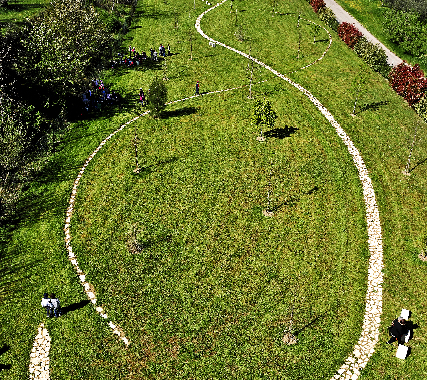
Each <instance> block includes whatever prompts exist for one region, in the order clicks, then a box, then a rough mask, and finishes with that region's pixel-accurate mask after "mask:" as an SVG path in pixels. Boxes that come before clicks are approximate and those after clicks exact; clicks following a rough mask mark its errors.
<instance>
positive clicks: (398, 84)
mask: <svg viewBox="0 0 427 380" xmlns="http://www.w3.org/2000/svg"><path fill="white" fill-rule="evenodd" d="M388 81H389V83H390V86H391V87H392V88H393V90H394V91H396V92H397V93H398V94H399V95H400V96H402V97H403V98H404V99H405V100H406V101H407V102H408V103H409V105H410V106H413V105H414V104H415V103H417V102H418V101H419V100H420V99H421V98H422V96H423V94H424V92H426V91H427V79H426V78H425V77H424V72H423V71H422V70H421V69H420V66H419V65H418V64H417V65H415V66H413V67H412V66H409V65H408V64H407V63H406V62H402V63H401V64H400V65H398V66H396V67H395V68H393V70H391V72H390V75H389V80H388Z"/></svg>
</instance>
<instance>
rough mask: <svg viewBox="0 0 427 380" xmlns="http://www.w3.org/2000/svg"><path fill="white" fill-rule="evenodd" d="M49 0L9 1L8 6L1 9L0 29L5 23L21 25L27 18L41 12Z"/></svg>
mask: <svg viewBox="0 0 427 380" xmlns="http://www.w3.org/2000/svg"><path fill="white" fill-rule="evenodd" d="M47 4H49V1H48V0H9V4H8V5H7V6H3V7H0V27H2V24H3V23H16V24H19V23H20V22H21V21H23V20H24V19H25V18H27V17H31V16H33V15H34V14H36V13H37V12H40V11H41V10H42V9H43V8H44V6H45V5H47Z"/></svg>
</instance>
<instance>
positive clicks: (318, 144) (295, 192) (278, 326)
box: [0, 0, 427, 379]
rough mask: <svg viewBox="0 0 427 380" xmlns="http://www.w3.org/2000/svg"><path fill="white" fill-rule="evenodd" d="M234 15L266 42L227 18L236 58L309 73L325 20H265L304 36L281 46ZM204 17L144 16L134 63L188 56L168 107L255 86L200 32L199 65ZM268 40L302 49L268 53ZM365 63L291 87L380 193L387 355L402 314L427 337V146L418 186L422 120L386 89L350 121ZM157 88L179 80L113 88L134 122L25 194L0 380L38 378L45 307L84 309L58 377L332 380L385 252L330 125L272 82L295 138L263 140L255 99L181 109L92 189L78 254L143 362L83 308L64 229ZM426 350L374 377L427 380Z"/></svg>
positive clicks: (187, 9)
mask: <svg viewBox="0 0 427 380" xmlns="http://www.w3.org/2000/svg"><path fill="white" fill-rule="evenodd" d="M234 3H235V5H236V6H238V9H242V12H241V14H243V15H245V17H247V21H246V22H247V25H251V23H252V22H253V23H254V25H256V28H254V30H253V31H251V38H253V40H252V44H251V43H250V42H249V41H248V42H242V43H240V42H239V41H237V39H236V40H235V43H233V38H234V32H235V29H233V28H232V25H231V24H230V20H229V19H227V20H228V21H226V20H225V17H227V16H229V14H228V15H227V12H224V11H223V10H221V8H219V9H218V12H223V13H224V20H223V21H221V18H219V19H218V18H217V17H215V14H208V15H207V16H206V19H204V21H203V23H202V28H203V29H204V30H205V31H206V33H208V34H209V35H212V37H214V38H217V39H218V40H220V41H224V39H222V35H224V36H227V37H226V38H227V39H228V40H227V41H224V42H227V43H228V44H230V45H232V46H235V47H236V48H239V49H241V50H245V49H243V48H241V46H246V50H245V51H247V52H248V51H249V48H250V47H251V49H252V52H258V53H257V54H254V55H255V56H256V57H257V58H259V59H260V60H264V61H266V62H269V63H270V64H271V65H272V66H273V67H274V68H277V69H278V70H279V71H283V72H289V71H292V70H293V69H294V67H295V66H297V64H298V65H299V62H294V61H295V55H296V50H295V47H296V46H297V45H296V43H295V41H297V31H296V30H295V24H294V21H295V20H294V19H292V16H291V15H286V14H287V13H296V12H298V11H300V10H301V11H302V12H303V15H305V17H306V18H312V19H314V20H316V18H315V17H316V16H315V15H314V14H312V13H310V12H311V11H310V8H309V5H308V3H306V2H305V1H300V2H292V3H283V4H282V5H281V7H282V9H279V11H278V12H279V14H284V15H283V16H280V15H274V16H271V13H269V12H270V11H269V8H268V5H267V2H265V5H264V7H263V8H261V9H264V10H263V12H264V13H263V14H262V18H264V19H266V18H267V17H271V19H272V20H273V19H274V20H276V21H277V25H278V30H282V31H284V32H286V33H284V32H282V33H277V34H275V32H274V30H273V31H272V30H270V29H274V28H272V26H273V25H276V24H275V23H273V22H272V23H270V22H268V25H269V27H268V28H264V29H263V26H262V23H258V21H257V20H255V18H256V15H257V14H258V13H257V11H256V9H254V8H256V7H254V6H253V5H254V3H251V2H249V1H240V2H239V1H236V0H235V1H234ZM262 4H264V3H262ZM178 5H180V7H178ZM192 5H193V4H192V3H191V4H190V3H189V4H186V3H184V2H182V3H179V4H176V6H177V8H178V12H179V27H178V29H175V28H174V27H173V26H174V6H173V4H170V3H169V4H167V5H165V3H164V2H158V1H151V2H150V1H146V2H144V3H143V4H142V5H140V8H139V9H138V11H139V15H140V17H141V18H140V22H139V25H137V26H141V28H135V29H132V31H131V32H130V34H129V35H128V38H129V39H128V40H126V41H125V42H124V43H125V45H124V46H125V48H126V46H128V45H129V44H132V45H134V46H136V47H137V49H138V50H146V51H148V49H149V47H150V46H153V47H158V45H159V44H160V43H163V44H164V45H166V44H167V43H168V42H170V43H171V47H172V52H173V53H175V55H174V56H172V57H170V58H169V60H168V77H169V78H170V80H169V81H167V86H168V89H169V98H170V99H179V98H182V97H184V96H188V95H192V94H193V93H194V84H195V81H196V80H200V83H201V92H205V91H209V90H216V89H219V88H228V87H234V86H236V85H241V84H244V83H248V79H247V62H246V61H244V60H243V59H242V58H240V57H238V56H237V55H236V54H234V53H231V52H228V51H225V49H221V48H219V47H217V48H214V49H212V48H209V46H208V43H207V41H205V40H204V39H202V38H201V37H200V36H197V35H196V34H194V40H193V44H194V45H193V56H194V58H193V60H192V61H190V60H189V42H188V38H189V37H188V30H189V29H186V28H187V27H189V26H190V22H189V21H188V20H189V17H188V15H189V14H190V16H191V17H190V21H191V24H192V23H193V22H194V19H195V15H196V14H199V13H201V11H202V9H205V8H202V7H201V6H200V5H199V4H198V5H197V9H196V12H193V11H192ZM256 5H257V6H258V5H259V4H258V3H257V4H256ZM244 9H246V11H244V12H243V10H244ZM257 9H258V12H260V7H259V6H258V8H257ZM239 15H240V13H239V14H238V17H239ZM218 20H219V21H218ZM227 22H228V24H227ZM215 23H217V24H215ZM288 24H289V26H287V25H288ZM214 25H219V26H218V27H214ZM266 25H267V24H266ZM220 28H223V29H220ZM248 29H251V28H250V27H248ZM266 29H268V30H266ZM302 29H303V28H302ZM263 33H269V36H270V37H269V38H271V39H272V40H273V39H275V38H277V39H278V40H277V41H283V38H286V43H283V44H282V43H280V42H277V41H276V40H274V41H273V42H272V41H271V40H269V39H262V38H261V35H262V34H263ZM302 33H303V32H302ZM304 33H305V32H304ZM224 38H225V37H224ZM307 38H309V41H310V43H308V42H307V43H306V45H304V46H305V47H304V49H303V50H302V56H303V57H302V58H301V62H304V64H302V65H301V66H304V65H305V64H307V62H308V61H310V60H311V59H312V56H313V57H314V56H315V54H314V50H313V54H312V53H311V50H310V49H311V48H313V49H317V48H318V47H320V43H319V45H317V43H316V44H311V41H312V38H311V37H310V35H309V32H308V30H307V34H306V37H304V41H305V40H306V39H307ZM159 40H161V41H159ZM292 41H293V42H292ZM292 43H293V44H292ZM272 46H273V47H274V48H273V49H272ZM125 48H124V49H125ZM320 50H321V49H320ZM310 54H312V56H311V55H310ZM316 54H317V51H316ZM283 57H285V59H282V58H283ZM305 57H307V61H305V59H306V58H305ZM273 58H274V59H273ZM269 60H270V61H269ZM359 64H360V61H359V60H358V58H357V57H356V56H355V55H354V53H353V52H351V51H350V50H349V49H348V48H347V47H346V46H345V45H344V43H342V42H341V41H338V40H336V41H334V43H333V45H332V49H331V51H330V52H329V53H328V54H327V56H326V57H325V58H324V59H323V60H322V61H321V62H320V63H319V64H316V65H315V66H313V67H312V68H310V69H309V70H305V71H303V72H299V73H297V74H293V75H292V79H294V80H296V81H297V82H299V83H301V84H302V85H304V86H305V87H306V88H308V89H309V90H310V91H312V92H313V94H314V95H315V96H317V97H318V98H319V99H320V100H321V101H322V102H323V104H324V105H325V106H327V107H328V109H330V111H331V112H332V114H333V115H334V116H335V117H336V118H337V120H338V121H339V122H340V123H341V125H342V126H343V127H344V129H345V130H346V131H347V132H348V133H349V135H350V136H351V138H352V140H353V141H354V142H355V144H356V146H357V147H358V148H359V149H360V151H361V153H362V156H363V157H364V159H365V162H366V164H367V167H368V170H369V171H370V173H371V175H372V178H373V181H374V188H375V190H376V194H377V199H378V201H379V203H380V217H381V220H382V223H383V230H384V246H385V258H386V260H385V264H386V270H385V280H386V282H385V284H384V286H385V294H384V299H385V304H384V305H385V313H384V321H385V322H384V325H383V333H384V335H383V337H382V338H383V340H384V341H385V340H386V339H387V337H386V327H387V325H388V322H389V320H391V319H393V318H394V317H396V313H398V312H399V311H400V308H401V307H407V308H409V309H411V310H412V311H413V318H414V321H415V322H417V323H418V324H419V325H420V326H421V327H422V326H423V325H424V324H425V316H424V314H423V305H424V303H425V301H426V298H425V295H424V293H423V291H422V289H423V288H424V286H425V284H424V280H423V279H424V276H423V274H424V271H425V266H424V265H425V264H423V263H420V262H419V261H417V259H416V255H417V249H418V248H419V244H420V241H421V237H422V235H423V233H424V231H425V220H426V218H425V216H426V215H425V188H426V187H425V178H426V175H425V174H426V173H425V169H426V168H425V165H424V164H423V163H422V162H423V160H424V159H425V152H427V150H426V147H425V143H424V141H425V136H424V134H425V130H424V129H421V135H420V139H421V142H419V143H417V146H416V149H415V151H414V155H415V156H414V162H415V163H420V165H418V166H417V167H416V168H415V169H414V170H413V172H412V175H411V176H410V177H409V178H407V177H404V176H402V175H401V169H403V167H404V165H405V159H406V155H407V151H408V146H409V144H410V138H411V136H412V133H413V130H414V126H415V123H416V122H419V121H418V119H417V117H416V115H415V114H414V113H413V111H412V110H411V109H410V108H409V107H407V106H405V105H404V103H403V101H402V100H401V99H400V98H399V97H398V96H397V95H395V94H394V93H393V91H392V90H390V89H389V88H388V85H387V83H386V82H385V81H384V80H383V79H382V78H381V77H379V76H378V75H376V74H374V73H373V74H372V76H371V77H370V80H369V86H368V87H369V91H368V92H367V93H366V94H365V95H364V97H363V98H362V99H361V103H360V104H362V107H361V109H360V110H358V112H357V115H358V116H357V117H356V118H352V117H350V112H351V110H352V103H353V102H352V100H353V95H352V94H351V92H350V91H349V85H348V83H351V81H352V80H353V78H354V76H355V75H357V67H358V65H359ZM288 70H289V71H288ZM156 74H157V75H162V72H161V70H144V69H143V68H139V69H137V70H127V69H124V70H120V71H118V72H117V71H109V72H108V73H106V74H105V81H111V82H112V83H115V85H114V86H115V87H116V88H120V89H121V90H122V91H121V92H122V93H126V94H127V96H126V99H127V100H128V102H127V108H125V109H124V112H123V113H114V112H111V114H109V115H105V116H104V117H100V118H98V119H95V120H88V121H84V122H80V123H78V124H76V125H75V127H74V128H73V130H72V132H71V133H70V135H69V137H68V138H67V139H66V140H64V141H63V143H62V144H61V145H60V146H59V147H58V152H57V153H56V154H55V156H54V157H53V158H52V160H51V163H50V165H49V166H47V167H46V170H45V172H44V173H43V175H41V176H40V178H39V180H38V181H36V182H34V183H33V184H32V186H31V187H30V188H29V189H28V190H27V192H26V195H25V197H24V199H23V200H22V203H21V205H20V207H19V211H20V212H19V216H20V218H18V219H17V220H16V221H13V222H11V224H10V226H9V227H10V230H9V231H8V233H7V234H6V233H5V235H4V237H3V238H2V245H1V259H0V265H1V271H2V273H6V275H5V276H2V278H1V280H0V286H1V290H2V291H1V294H2V295H1V301H2V305H4V306H3V307H2V308H1V309H0V320H1V330H0V332H1V335H0V336H1V342H0V343H4V344H6V345H7V346H8V347H9V348H8V350H7V351H5V352H4V353H2V355H1V357H0V358H1V361H2V364H4V365H7V366H9V365H10V367H9V368H8V369H6V370H3V371H1V372H0V377H4V378H11V379H20V378H25V377H27V370H28V363H29V353H30V350H31V345H32V341H33V338H34V336H35V335H36V333H37V326H38V324H39V323H40V322H41V321H43V319H44V311H43V310H42V309H41V308H39V302H40V299H41V296H42V294H43V292H44V291H47V290H48V291H49V292H50V291H54V292H56V293H57V294H58V295H59V296H60V299H61V301H62V304H63V306H65V307H69V310H70V311H69V312H68V313H67V314H66V315H65V316H64V317H63V318H60V319H54V320H47V321H45V322H46V323H47V328H48V330H49V332H50V334H51V336H52V348H51V360H52V362H51V363H52V365H51V370H52V378H61V379H75V378H84V379H99V378H103V379H104V378H105V379H120V378H129V379H131V378H135V379H140V378H201V379H202V378H203V379H204V378H234V377H238V378H239V377H240V378H248V377H250V376H253V377H263V376H264V377H280V378H289V379H295V378H303V379H307V378H325V377H327V376H331V375H332V374H333V373H334V371H335V370H336V369H337V368H338V367H339V366H340V365H341V363H342V361H343V359H345V358H346V356H347V355H348V353H349V352H350V351H351V350H352V348H353V345H354V343H355V342H356V341H357V339H358V336H359V332H360V327H361V323H362V318H363V311H364V295H365V292H366V270H367V257H368V251H367V242H366V225H365V220H364V205H363V199H362V195H361V188H360V183H359V180H358V178H357V172H356V169H355V168H354V165H353V163H352V162H351V159H350V157H349V155H348V153H347V152H346V150H345V148H344V146H343V144H342V143H341V141H340V140H339V138H338V137H337V136H336V133H335V132H334V131H333V130H332V128H331V126H330V125H329V124H328V123H327V122H326V121H325V120H324V119H323V118H322V117H321V116H320V115H318V114H317V112H316V111H315V109H314V107H313V106H312V105H311V104H310V103H309V102H308V101H307V100H306V98H304V97H303V96H302V95H301V94H300V93H297V92H296V91H295V90H294V89H293V88H291V87H289V86H288V85H286V84H284V83H283V81H280V80H278V79H274V78H273V77H272V76H271V75H270V74H269V73H265V72H263V71H256V76H255V81H256V80H261V79H269V81H268V82H266V83H264V84H262V85H259V86H257V87H254V92H255V95H256V96H258V97H263V96H267V97H268V98H269V99H270V100H271V101H272V103H273V106H274V108H275V109H276V110H277V111H278V113H279V120H278V123H277V125H276V128H277V130H278V131H283V130H285V131H286V130H288V129H289V130H293V131H294V133H292V134H290V135H289V136H287V135H286V134H285V133H282V132H278V133H277V135H276V134H275V133H273V132H271V133H270V137H269V138H268V141H267V143H266V145H261V144H259V143H257V142H256V141H255V137H256V136H257V135H258V133H259V131H257V130H255V129H253V128H252V127H251V126H250V123H249V114H250V102H249V101H248V100H247V98H246V96H247V95H248V92H247V90H243V89H242V90H239V91H236V92H227V93H222V94H218V95H212V96H203V97H198V98H197V99H194V100H192V101H189V102H187V103H178V104H176V105H174V106H171V107H168V109H167V113H166V118H165V119H163V120H159V121H153V120H150V119H149V118H145V119H141V120H140V121H138V122H136V123H135V124H134V125H130V126H129V127H128V128H127V129H125V130H124V131H123V132H122V133H121V134H119V135H117V136H115V137H114V138H113V139H112V140H111V141H110V142H109V143H108V144H107V145H106V146H105V147H104V148H103V149H102V150H101V151H100V152H99V154H98V155H97V156H96V157H95V159H94V160H93V162H92V163H91V164H90V166H89V167H88V169H87V171H86V173H85V176H84V177H83V180H82V182H81V185H80V186H81V187H80V188H79V199H78V201H77V204H76V207H77V208H76V214H75V215H74V217H73V220H72V231H73V247H75V251H76V253H77V255H78V259H79V263H80V266H81V267H82V269H83V270H84V271H85V272H87V275H88V280H89V281H90V282H91V283H93V284H94V286H95V289H96V291H97V296H98V300H99V301H98V302H99V303H100V304H102V305H104V306H105V308H106V310H107V312H108V314H109V315H110V316H111V318H112V319H113V320H114V321H116V322H118V323H119V325H120V326H121V327H123V329H124V331H125V332H126V334H127V335H128V337H129V338H130V339H131V341H132V343H131V346H130V347H129V348H128V349H127V350H126V349H124V346H123V344H122V343H120V342H119V341H118V340H117V339H116V337H115V336H113V335H112V334H111V330H110V328H109V327H108V326H107V325H106V324H105V322H104V321H103V320H102V319H101V318H100V317H99V316H98V315H96V313H95V312H94V311H93V306H92V305H91V304H89V305H84V304H83V303H82V302H83V301H84V300H85V294H84V292H83V291H82V288H81V286H80V284H78V281H77V278H76V276H75V274H74V272H73V271H72V269H71V266H70V264H69V263H68V260H67V258H66V252H65V249H64V242H63V231H62V228H63V223H64V218H65V210H66V207H67V201H68V198H69V194H70V192H71V188H72V183H73V181H74V179H75V177H76V175H77V173H78V170H79V169H80V167H81V166H82V164H83V163H84V161H85V160H86V158H87V156H88V155H89V154H90V153H91V152H92V151H93V150H94V149H95V148H96V146H97V145H98V144H99V142H100V141H101V140H102V139H103V138H105V137H106V136H108V135H109V134H110V133H111V132H112V131H113V130H115V129H116V128H118V127H119V126H120V125H121V124H122V123H123V122H125V121H127V120H130V119H131V118H132V117H133V116H134V115H135V110H134V109H133V105H134V104H135V105H136V101H137V93H138V89H139V88H140V87H143V88H144V90H146V89H147V88H148V85H149V83H150V82H151V80H152V78H153V77H154V76H155V75H156ZM325 84H327V85H325ZM371 104H377V106H375V107H369V105H371ZM134 127H136V128H137V132H138V138H139V152H140V162H141V165H142V167H143V169H144V170H143V171H142V172H141V173H140V174H139V175H134V174H133V173H132V169H133V168H134V159H133V154H134V151H133V137H134V129H133V128H134ZM283 135H284V136H285V137H284V138H278V137H279V136H283ZM271 161H272V162H273V164H272V187H273V189H274V198H273V201H274V207H275V211H276V216H275V217H274V218H273V219H266V218H264V217H262V216H261V211H262V209H263V208H264V207H265V206H266V192H267V178H268V176H269V169H270V165H271V164H270V162H271ZM134 229H136V230H137V231H138V233H137V236H138V239H140V241H141V243H142V246H143V250H142V252H141V253H139V254H131V253H130V252H129V251H128V249H127V244H128V241H129V237H130V234H131V233H132V231H134ZM294 299H296V300H297V301H295V303H294ZM73 305H74V306H73ZM75 305H80V306H81V307H80V306H79V307H77V308H76V306H75ZM74 308H75V309H74ZM73 309H74V310H73ZM291 309H292V310H294V327H295V329H296V330H297V333H298V334H297V336H298V339H299V343H298V344H297V345H295V346H292V347H287V346H284V345H283V344H282V343H281V336H282V333H283V330H284V329H285V328H286V327H287V326H289V322H290V310H291ZM12 326H13V328H12ZM411 346H412V348H413V350H412V353H413V354H412V355H411V356H410V357H409V358H408V359H407V360H406V361H405V362H403V363H402V365H395V358H394V349H392V348H391V347H389V346H387V347H386V346H381V345H379V346H378V350H377V353H376V354H375V356H374V358H373V360H372V362H370V363H369V365H368V368H367V369H366V370H365V371H364V372H365V374H364V375H363V376H364V378H367V379H375V378H380V377H381V378H384V377H386V378H387V376H388V378H399V379H400V378H405V376H406V377H407V378H411V379H412V378H414V379H418V378H420V379H421V378H423V377H424V376H423V372H424V368H425V361H424V360H423V358H424V355H425V352H426V351H425V348H424V346H425V334H423V333H422V328H420V329H418V330H416V333H415V338H414V340H413V341H412V342H411Z"/></svg>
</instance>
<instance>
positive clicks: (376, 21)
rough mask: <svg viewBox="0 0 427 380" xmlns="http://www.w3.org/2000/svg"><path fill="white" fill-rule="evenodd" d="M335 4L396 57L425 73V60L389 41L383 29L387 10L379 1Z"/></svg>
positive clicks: (345, 0) (340, 0)
mask: <svg viewBox="0 0 427 380" xmlns="http://www.w3.org/2000/svg"><path fill="white" fill-rule="evenodd" d="M336 2H337V3H338V4H339V5H341V6H342V7H343V8H344V9H345V10H346V11H347V12H348V13H350V14H351V15H352V16H353V17H355V18H356V19H357V20H358V21H359V22H360V23H361V24H362V25H363V26H364V27H365V28H366V29H368V30H369V31H370V32H371V33H372V35H374V36H375V37H376V38H377V39H378V40H379V41H381V42H382V43H383V44H384V45H385V46H387V48H389V49H390V50H391V51H393V52H394V53H395V54H396V55H397V56H398V57H400V58H402V59H404V60H405V61H407V62H409V63H410V64H411V65H415V64H417V63H418V64H419V65H420V66H421V68H422V69H423V70H424V72H426V71H427V61H426V59H425V58H423V59H420V58H418V57H414V56H412V55H409V54H407V53H404V52H403V51H402V49H401V48H400V47H399V45H397V44H395V43H394V42H392V41H390V39H389V36H388V34H387V33H386V32H385V31H384V28H383V22H384V11H385V10H386V9H388V8H387V7H384V6H382V2H381V0H357V1H354V0H336Z"/></svg>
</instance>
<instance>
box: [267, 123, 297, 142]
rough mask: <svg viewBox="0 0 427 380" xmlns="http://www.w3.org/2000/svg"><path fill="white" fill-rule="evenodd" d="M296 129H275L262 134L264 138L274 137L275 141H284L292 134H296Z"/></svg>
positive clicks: (286, 127)
mask: <svg viewBox="0 0 427 380" xmlns="http://www.w3.org/2000/svg"><path fill="white" fill-rule="evenodd" d="M297 131H298V128H294V127H289V126H287V125H286V126H285V128H275V129H272V130H270V131H267V132H265V133H264V135H265V137H274V138H276V139H280V140H281V139H284V138H286V137H290V136H291V135H292V134H293V133H296V132H297Z"/></svg>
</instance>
